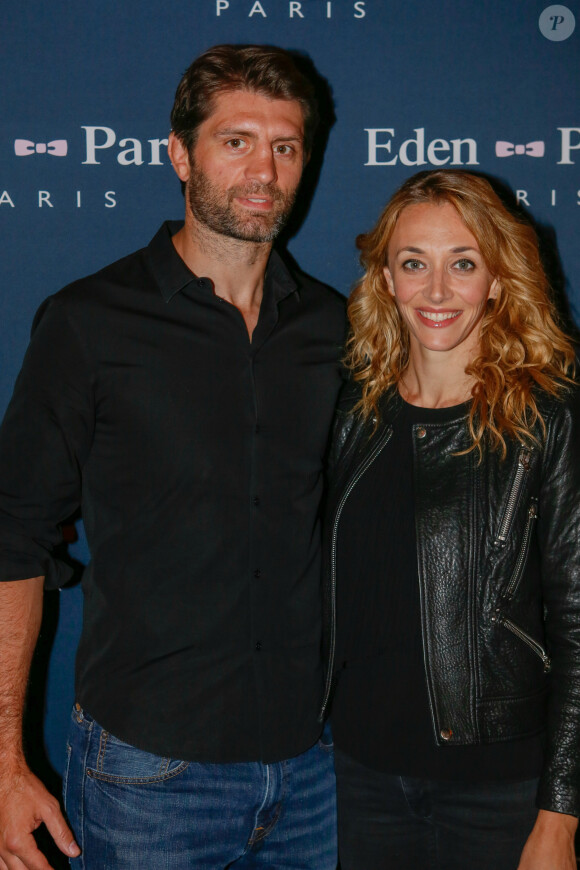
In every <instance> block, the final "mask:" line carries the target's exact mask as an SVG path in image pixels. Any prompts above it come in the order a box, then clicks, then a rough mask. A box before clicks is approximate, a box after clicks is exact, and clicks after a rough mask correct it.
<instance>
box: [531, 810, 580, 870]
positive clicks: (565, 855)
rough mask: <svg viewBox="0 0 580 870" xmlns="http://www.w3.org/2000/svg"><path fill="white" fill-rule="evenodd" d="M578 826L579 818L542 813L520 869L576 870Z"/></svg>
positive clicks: (541, 811) (548, 812) (546, 811)
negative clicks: (576, 835) (575, 847)
mask: <svg viewBox="0 0 580 870" xmlns="http://www.w3.org/2000/svg"><path fill="white" fill-rule="evenodd" d="M577 827H578V819H577V818H576V817H575V816H569V815H568V814H566V813H552V812H550V811H549V810H540V812H539V813H538V818H537V821H536V824H535V825H534V827H533V828H532V833H531V834H530V836H529V837H528V840H527V842H526V845H525V846H524V851H523V852H522V857H521V859H520V863H519V864H518V870H576V857H575V850H574V835H575V833H576V828H577Z"/></svg>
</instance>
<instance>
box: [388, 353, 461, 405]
mask: <svg viewBox="0 0 580 870" xmlns="http://www.w3.org/2000/svg"><path fill="white" fill-rule="evenodd" d="M467 364H468V360H466V359H462V358H461V356H460V355H459V354H449V355H448V354H447V353H440V352H433V351H426V352H425V349H424V348H421V349H420V351H419V352H415V353H413V348H411V353H410V358H409V365H408V366H407V368H406V369H405V371H404V372H403V375H402V377H401V379H400V381H399V385H398V387H399V393H400V394H401V396H402V397H403V399H404V400H405V401H406V402H408V403H409V404H410V405H417V406H419V407H421V408H450V407H451V406H452V405H459V404H461V403H462V402H466V401H467V400H468V399H470V398H471V391H472V389H473V384H474V379H473V377H472V376H471V375H467V374H466V373H465V368H466V366H467Z"/></svg>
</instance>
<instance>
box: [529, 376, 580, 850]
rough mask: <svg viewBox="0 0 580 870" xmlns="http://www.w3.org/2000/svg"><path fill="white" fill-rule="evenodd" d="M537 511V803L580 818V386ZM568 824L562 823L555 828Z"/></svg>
mask: <svg viewBox="0 0 580 870" xmlns="http://www.w3.org/2000/svg"><path fill="white" fill-rule="evenodd" d="M538 508H539V511H538V527H537V528H538V541H539V545H540V555H541V574H542V598H543V606H544V612H545V630H546V641H547V644H548V646H549V653H550V657H551V660H552V670H551V673H550V676H549V684H550V685H549V688H550V692H549V703H548V711H547V728H546V746H545V754H544V764H543V768H542V773H541V777H540V785H539V789H538V807H539V808H540V809H542V810H551V811H552V812H553V813H556V814H557V815H562V814H566V815H570V816H580V390H579V389H578V388H577V387H574V388H572V389H571V390H570V393H569V394H568V396H567V397H566V400H565V401H563V402H562V403H559V405H558V407H557V409H556V411H555V414H554V417H553V419H551V420H550V421H549V424H548V438H547V441H546V445H545V449H544V451H543V463H542V484H541V490H540V499H539V505H538ZM542 818H543V817H542ZM556 821H558V820H556ZM538 824H539V829H540V831H541V832H542V837H543V836H544V835H547V834H546V831H545V830H544V828H545V824H544V822H542V823H541V824H540V820H538ZM552 824H555V822H554V821H553V822H552ZM562 825H563V822H562V820H559V822H558V824H557V825H555V827H556V828H560V827H561V826H562ZM546 830H547V829H546Z"/></svg>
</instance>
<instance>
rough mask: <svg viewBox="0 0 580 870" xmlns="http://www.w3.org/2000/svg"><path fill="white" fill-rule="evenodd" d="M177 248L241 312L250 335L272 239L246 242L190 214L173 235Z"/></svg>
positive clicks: (189, 263) (258, 305)
mask: <svg viewBox="0 0 580 870" xmlns="http://www.w3.org/2000/svg"><path fill="white" fill-rule="evenodd" d="M173 244H174V246H175V250H176V251H177V253H178V254H179V256H180V257H181V259H182V260H183V261H184V262H185V264H186V265H187V266H188V267H189V268H190V269H191V271H192V272H194V273H195V274H196V275H199V277H204V278H210V279H211V280H212V281H213V284H214V287H215V292H216V294H217V295H218V296H220V297H221V298H222V299H225V300H226V301H227V302H230V303H231V304H232V305H235V306H236V308H238V309H239V310H240V312H241V313H242V315H243V317H244V320H245V321H246V326H247V327H248V332H249V333H250V336H251V334H252V332H253V328H254V327H255V325H256V323H257V320H258V314H259V311H260V303H261V301H262V294H263V290H264V275H265V272H266V265H267V263H268V257H269V256H270V251H271V250H272V243H271V242H247V241H244V240H242V239H233V238H230V237H229V236H222V235H220V234H219V233H216V232H214V231H213V230H210V229H209V228H208V227H206V226H204V225H203V224H201V223H199V222H198V221H196V220H195V218H192V217H191V215H188V216H187V218H186V222H185V224H184V226H183V227H182V229H181V230H179V231H178V232H177V233H176V234H175V235H174V236H173Z"/></svg>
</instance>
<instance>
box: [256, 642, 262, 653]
mask: <svg viewBox="0 0 580 870" xmlns="http://www.w3.org/2000/svg"><path fill="white" fill-rule="evenodd" d="M261 649H262V644H261V642H260V641H258V643H257V644H256V650H257V652H260V650H261Z"/></svg>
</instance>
